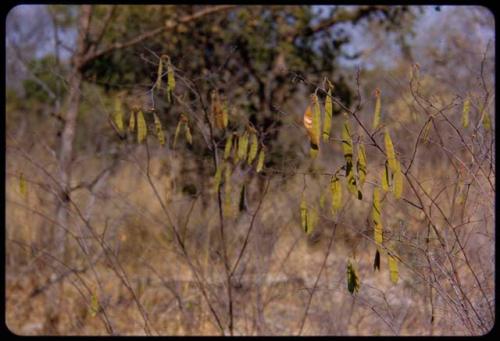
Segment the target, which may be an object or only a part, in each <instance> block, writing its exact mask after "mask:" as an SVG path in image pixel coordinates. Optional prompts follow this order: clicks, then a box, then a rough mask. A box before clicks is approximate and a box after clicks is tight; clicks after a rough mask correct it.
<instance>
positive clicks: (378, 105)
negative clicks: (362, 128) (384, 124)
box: [372, 89, 381, 129]
mask: <svg viewBox="0 0 500 341" xmlns="http://www.w3.org/2000/svg"><path fill="white" fill-rule="evenodd" d="M380 108H381V103H380V90H379V89H375V110H374V111H373V125H372V127H373V129H377V127H378V126H379V124H380V116H381V115H380Z"/></svg>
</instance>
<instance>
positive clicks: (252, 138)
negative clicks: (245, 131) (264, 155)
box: [248, 133, 259, 165]
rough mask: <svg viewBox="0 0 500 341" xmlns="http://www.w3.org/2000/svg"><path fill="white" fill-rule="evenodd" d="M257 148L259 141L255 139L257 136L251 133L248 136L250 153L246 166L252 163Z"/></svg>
mask: <svg viewBox="0 0 500 341" xmlns="http://www.w3.org/2000/svg"><path fill="white" fill-rule="evenodd" d="M258 148H259V141H258V139H257V135H256V134H255V133H252V134H251V135H250V151H249V152H248V164H249V165H251V164H252V161H253V160H254V159H255V157H256V156H257V150H258Z"/></svg>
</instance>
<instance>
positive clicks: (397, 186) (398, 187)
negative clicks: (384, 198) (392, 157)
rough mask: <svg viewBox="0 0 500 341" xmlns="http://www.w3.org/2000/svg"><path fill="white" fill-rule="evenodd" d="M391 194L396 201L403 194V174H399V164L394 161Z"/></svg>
mask: <svg viewBox="0 0 500 341" xmlns="http://www.w3.org/2000/svg"><path fill="white" fill-rule="evenodd" d="M393 180H394V183H393V193H394V197H395V198H396V199H399V198H401V194H403V173H402V172H401V164H400V163H399V161H397V160H396V170H395V171H394V179H393Z"/></svg>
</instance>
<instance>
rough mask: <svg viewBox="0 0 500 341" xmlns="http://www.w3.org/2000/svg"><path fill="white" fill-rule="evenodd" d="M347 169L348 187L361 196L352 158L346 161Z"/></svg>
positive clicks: (350, 190)
mask: <svg viewBox="0 0 500 341" xmlns="http://www.w3.org/2000/svg"><path fill="white" fill-rule="evenodd" d="M345 169H346V174H345V176H346V181H347V189H348V190H349V192H351V193H352V194H354V195H358V198H359V193H358V187H357V186H356V178H355V177H354V170H353V165H352V161H351V159H350V158H349V159H348V160H347V162H346V165H345ZM360 200H361V199H360Z"/></svg>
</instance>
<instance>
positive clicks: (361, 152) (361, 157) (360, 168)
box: [356, 143, 366, 187]
mask: <svg viewBox="0 0 500 341" xmlns="http://www.w3.org/2000/svg"><path fill="white" fill-rule="evenodd" d="M356 170H357V172H358V180H359V186H360V187H361V186H363V184H364V183H365V179H366V152H365V146H364V145H363V144H361V143H360V144H358V161H357V162H356Z"/></svg>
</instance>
